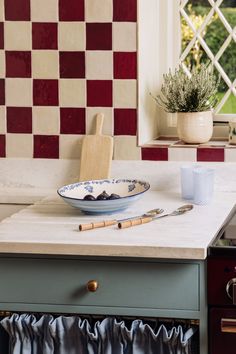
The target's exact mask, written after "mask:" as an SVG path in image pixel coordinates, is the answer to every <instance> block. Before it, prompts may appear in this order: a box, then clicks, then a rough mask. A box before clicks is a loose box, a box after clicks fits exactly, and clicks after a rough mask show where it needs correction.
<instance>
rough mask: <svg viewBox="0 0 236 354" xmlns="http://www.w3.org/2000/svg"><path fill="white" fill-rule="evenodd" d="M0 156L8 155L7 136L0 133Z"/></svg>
mask: <svg viewBox="0 0 236 354" xmlns="http://www.w3.org/2000/svg"><path fill="white" fill-rule="evenodd" d="M0 157H6V136H5V135H0Z"/></svg>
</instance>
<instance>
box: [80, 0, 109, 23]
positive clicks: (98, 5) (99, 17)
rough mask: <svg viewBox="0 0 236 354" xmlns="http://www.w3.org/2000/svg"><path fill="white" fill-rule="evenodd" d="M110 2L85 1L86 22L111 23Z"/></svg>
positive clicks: (101, 0) (105, 0) (102, 0)
mask: <svg viewBox="0 0 236 354" xmlns="http://www.w3.org/2000/svg"><path fill="white" fill-rule="evenodd" d="M112 5H113V4H112V0H85V21H86V22H112V14H113V11H112V10H113V6H112Z"/></svg>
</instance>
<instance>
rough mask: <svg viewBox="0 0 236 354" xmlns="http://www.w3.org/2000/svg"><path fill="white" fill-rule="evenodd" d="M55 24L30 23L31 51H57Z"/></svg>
mask: <svg viewBox="0 0 236 354" xmlns="http://www.w3.org/2000/svg"><path fill="white" fill-rule="evenodd" d="M57 42H58V40H57V23H32V46H33V49H57V47H58V44H57Z"/></svg>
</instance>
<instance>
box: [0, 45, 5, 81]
mask: <svg viewBox="0 0 236 354" xmlns="http://www.w3.org/2000/svg"><path fill="white" fill-rule="evenodd" d="M5 76H6V70H5V51H4V50H0V77H5Z"/></svg>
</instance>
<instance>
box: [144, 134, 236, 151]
mask: <svg viewBox="0 0 236 354" xmlns="http://www.w3.org/2000/svg"><path fill="white" fill-rule="evenodd" d="M142 147H145V148H147V147H150V148H152V147H171V148H201V147H203V148H226V149H236V145H231V144H229V142H228V141H227V140H225V139H212V140H210V141H209V142H207V143H203V144H187V143H184V142H183V141H181V140H179V139H178V138H177V137H164V136H163V137H159V138H158V139H154V140H150V141H149V142H148V143H146V144H144V145H142Z"/></svg>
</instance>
